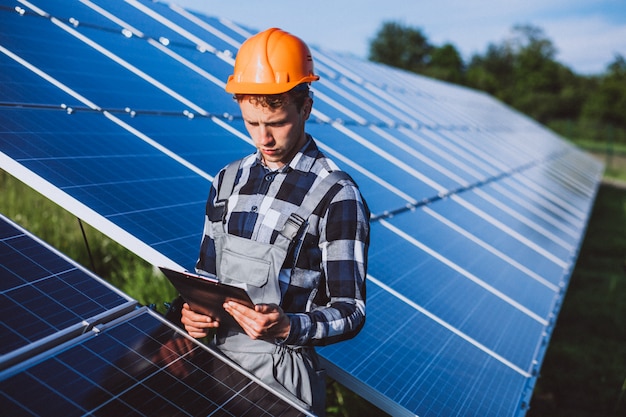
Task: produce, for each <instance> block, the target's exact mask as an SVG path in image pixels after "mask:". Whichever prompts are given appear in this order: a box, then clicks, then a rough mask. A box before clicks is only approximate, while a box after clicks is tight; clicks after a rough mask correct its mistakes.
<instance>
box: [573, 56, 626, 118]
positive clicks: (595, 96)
mask: <svg viewBox="0 0 626 417" xmlns="http://www.w3.org/2000/svg"><path fill="white" fill-rule="evenodd" d="M583 116H584V118H585V119H587V120H595V121H597V122H600V123H603V124H608V125H611V126H615V127H621V128H626V60H625V59H624V57H623V56H622V55H619V54H618V55H616V56H615V60H614V61H613V62H612V63H611V64H609V65H608V67H607V72H606V74H605V75H604V76H603V77H601V78H600V82H599V85H598V88H597V89H596V90H595V91H594V92H593V93H592V94H591V96H590V97H589V100H587V102H586V104H585V107H584V110H583Z"/></svg>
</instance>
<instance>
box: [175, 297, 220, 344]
mask: <svg viewBox="0 0 626 417" xmlns="http://www.w3.org/2000/svg"><path fill="white" fill-rule="evenodd" d="M181 314H182V317H181V319H180V322H181V323H182V324H183V325H184V326H185V330H187V333H189V336H191V337H195V338H196V339H201V338H203V337H205V336H207V335H208V334H209V331H210V330H211V329H214V328H216V327H218V326H219V325H220V322H219V321H217V320H215V319H214V318H212V317H209V316H205V315H204V314H199V313H196V312H194V311H193V310H192V309H191V307H189V304H187V303H185V304H183V309H182V310H181Z"/></svg>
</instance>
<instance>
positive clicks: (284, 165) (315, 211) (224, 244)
mask: <svg viewBox="0 0 626 417" xmlns="http://www.w3.org/2000/svg"><path fill="white" fill-rule="evenodd" d="M318 79H319V77H318V76H317V75H315V74H314V71H313V60H312V57H311V53H310V51H309V48H308V47H307V45H306V44H305V43H304V42H303V41H301V40H300V39H299V38H297V37H295V36H293V35H291V34H289V33H287V32H284V31H282V30H280V29H275V28H272V29H268V30H266V31H264V32H261V33H259V34H257V35H255V36H253V37H251V38H250V39H248V40H247V41H246V42H244V44H243V45H242V46H241V48H240V50H239V52H238V54H237V57H236V60H235V68H234V74H233V75H231V76H230V77H229V79H228V83H227V85H226V91H227V92H229V93H233V94H234V96H235V99H236V100H237V102H238V104H239V106H240V109H241V115H242V118H243V122H244V124H245V127H246V129H247V131H248V133H249V135H250V137H251V138H252V140H253V142H254V145H255V146H256V148H257V151H256V152H255V153H254V154H252V155H250V156H248V157H245V158H243V159H242V160H240V161H236V162H235V163H234V164H230V165H229V166H228V167H226V168H225V169H222V170H221V171H220V172H219V174H218V175H217V176H216V179H215V180H214V182H213V186H212V187H211V191H210V194H209V197H208V201H207V207H206V221H205V228H204V237H203V240H202V245H201V249H200V257H199V260H198V263H197V265H196V269H197V271H198V272H199V273H204V274H210V275H217V277H218V278H219V279H220V280H221V281H223V282H228V283H238V284H245V287H246V289H247V291H248V293H249V294H250V296H251V298H252V301H253V302H254V303H255V307H254V308H253V309H252V308H248V307H246V306H244V305H241V304H238V303H236V302H232V301H231V302H227V303H226V304H225V305H224V308H225V310H226V311H227V312H228V313H230V315H231V316H232V317H233V318H234V320H235V321H236V322H237V323H238V325H239V326H236V325H228V324H226V323H219V322H218V321H216V320H214V319H213V318H211V317H208V316H204V315H202V314H198V313H196V312H194V311H192V310H191V309H190V308H189V306H188V305H184V307H183V311H182V323H183V325H184V326H185V329H186V330H187V332H188V333H189V334H190V335H191V336H193V337H196V338H201V337H205V336H207V335H208V334H209V332H210V331H211V330H212V329H215V331H216V337H215V344H216V346H217V347H218V348H219V349H220V350H221V351H222V352H224V354H225V355H227V356H228V357H230V358H231V359H233V360H234V361H236V362H238V363H239V364H240V365H241V366H242V367H243V368H245V369H247V370H249V371H250V372H252V373H253V374H255V375H256V376H257V377H259V378H260V379H261V380H263V381H264V382H266V383H267V384H269V385H270V386H273V387H274V388H276V389H278V390H280V391H282V392H284V393H286V395H288V396H290V398H292V399H293V400H294V401H296V402H298V403H300V404H301V405H302V406H303V407H305V408H307V409H309V410H311V411H313V412H314V413H317V414H323V413H324V401H325V379H324V378H325V377H324V372H323V370H322V369H320V367H319V363H318V357H317V356H316V353H315V350H314V346H316V345H326V344H329V343H335V342H339V341H342V340H346V339H349V338H351V337H353V336H355V335H356V334H357V333H358V332H359V331H360V329H361V328H362V326H363V324H364V321H365V276H366V269H367V250H368V245H369V211H368V209H367V206H366V204H365V202H364V200H363V199H362V197H361V195H360V193H359V190H358V188H357V187H356V185H355V184H354V182H353V181H352V180H351V178H350V177H348V176H347V175H346V174H345V173H342V172H341V171H340V170H339V168H338V167H337V166H336V165H335V164H334V163H333V162H332V161H330V160H329V159H327V158H326V157H325V156H324V155H323V154H322V153H321V152H320V151H319V150H318V148H317V145H316V144H315V141H314V140H313V139H312V137H311V136H310V135H308V134H307V133H305V123H306V121H307V119H308V118H309V115H310V113H311V108H312V105H313V99H312V98H311V96H312V95H311V94H310V93H309V84H310V83H311V82H313V81H317V80H318ZM331 173H332V174H331ZM342 174H343V175H342Z"/></svg>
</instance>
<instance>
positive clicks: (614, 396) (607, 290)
mask: <svg viewBox="0 0 626 417" xmlns="http://www.w3.org/2000/svg"><path fill="white" fill-rule="evenodd" d="M620 158H621V157H620V156H617V157H616V156H613V157H612V160H611V161H610V162H611V169H610V170H607V175H608V176H609V177H611V178H614V179H615V178H616V179H625V180H626V158H624V160H622V159H620ZM607 165H608V164H607ZM0 195H1V198H0V212H1V213H3V214H4V215H6V216H7V217H9V218H11V219H13V220H14V221H15V222H16V223H18V224H21V225H23V226H24V227H25V228H26V229H28V230H30V231H31V232H32V233H34V234H35V235H37V236H39V237H40V238H42V239H43V240H45V241H46V242H48V243H50V244H51V245H53V246H54V247H56V248H57V249H59V250H60V251H61V252H63V253H65V254H66V255H68V256H69V257H70V258H72V259H74V260H76V261H77V262H78V263H80V264H82V265H84V266H85V267H87V268H88V269H91V270H93V271H94V272H95V273H96V274H98V275H99V276H101V277H103V278H105V279H107V280H108V281H110V282H111V283H112V284H113V285H115V286H116V287H118V288H120V289H121V290H122V291H124V292H126V293H127V294H129V295H130V296H131V297H133V298H135V299H136V300H138V301H139V302H140V303H142V304H144V305H148V304H156V305H157V306H158V307H160V308H161V310H162V305H163V302H166V301H169V300H171V299H172V298H173V297H174V295H175V292H174V289H173V288H172V287H171V285H170V284H169V283H168V282H167V280H166V279H165V278H164V277H163V276H162V275H161V274H160V273H159V272H157V271H155V270H154V268H153V267H152V266H151V265H149V264H147V263H146V262H144V261H142V260H141V259H139V258H137V257H136V256H135V255H133V254H132V253H130V252H129V251H127V250H126V249H125V248H123V247H121V246H120V245H118V244H117V243H115V242H114V241H112V240H111V239H109V238H108V237H106V236H104V235H103V234H101V233H100V232H98V231H97V230H95V229H93V228H91V227H89V226H88V225H83V226H84V228H85V233H86V235H87V239H88V242H89V246H90V249H91V253H92V258H93V260H94V263H93V264H92V263H91V260H90V256H89V253H88V251H87V249H86V246H85V243H84V239H83V235H82V232H81V227H80V225H79V223H78V221H77V219H76V218H75V217H74V216H73V215H71V214H70V213H68V212H66V211H65V210H64V209H62V208H60V207H59V206H57V205H56V204H54V203H51V202H50V201H49V200H47V199H46V198H44V197H42V196H41V195H39V194H38V193H36V192H34V191H33V190H31V189H30V188H29V187H27V186H25V185H24V184H22V183H21V182H19V181H18V180H16V179H14V178H13V177H11V176H10V175H8V174H7V173H5V172H4V171H1V170H0ZM200 226H201V225H200ZM200 226H199V227H200ZM625 262H626V189H625V188H621V187H618V186H613V185H609V184H604V185H602V186H601V187H600V189H599V192H598V197H597V199H596V204H595V207H594V210H593V213H592V217H591V220H590V222H589V225H588V230H587V234H586V237H585V240H584V243H583V245H582V248H581V251H580V255H579V260H578V263H577V265H576V269H575V270H574V272H573V274H572V277H571V282H570V285H569V289H568V291H567V294H566V297H565V302H564V305H563V307H562V309H561V313H560V315H559V319H558V322H557V326H556V329H555V331H554V334H553V335H552V338H551V342H550V345H549V348H548V351H547V354H546V357H545V360H544V363H543V367H542V370H541V378H539V379H538V382H537V385H536V388H535V391H534V394H533V400H532V402H531V408H530V410H529V412H528V414H527V415H528V416H529V417H543V416H550V417H561V416H563V417H565V416H567V417H578V416H581V417H582V416H597V417H617V416H622V415H626V398H625V397H626V394H625V390H626V387H625V384H626V381H625V379H626V362H625V361H626V342H625V341H626V323H625V321H626V317H625V313H626V264H625ZM327 402H328V416H329V417H332V416H337V417H350V416H353V417H354V416H380V415H384V413H382V412H381V411H380V410H378V409H376V408H375V407H373V406H372V405H370V404H368V403H367V402H366V401H365V400H363V399H361V398H359V397H358V396H356V395H355V394H353V393H352V392H350V391H349V390H347V389H345V388H344V387H342V386H340V385H339V384H337V383H333V384H330V385H329V389H328V397H327Z"/></svg>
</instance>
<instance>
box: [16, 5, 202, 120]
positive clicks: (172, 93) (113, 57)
mask: <svg viewBox="0 0 626 417" xmlns="http://www.w3.org/2000/svg"><path fill="white" fill-rule="evenodd" d="M21 1H24V0H21ZM50 21H51V22H52V23H54V24H55V25H57V26H58V27H60V28H61V29H63V30H65V31H66V32H68V33H70V34H71V35H72V36H74V37H76V38H77V39H79V40H80V41H82V42H84V43H86V44H87V45H89V46H91V47H92V48H94V49H95V50H97V51H98V52H100V53H102V54H103V55H105V56H106V57H107V58H109V59H111V60H113V61H114V62H116V63H117V64H119V65H121V66H122V67H124V68H126V69H127V70H129V71H130V72H132V73H133V74H135V75H137V76H138V77H140V78H142V79H144V80H145V81H147V82H149V83H150V84H152V85H154V86H155V87H157V88H158V89H160V90H161V91H163V92H165V93H166V94H168V95H170V96H171V97H173V98H174V99H176V100H178V101H179V102H181V103H182V104H184V105H186V106H188V107H189V108H191V109H192V110H193V111H195V112H197V113H200V114H201V115H203V116H207V115H208V114H209V113H208V112H207V111H206V110H204V109H203V108H202V107H200V106H198V105H197V104H195V103H193V102H192V101H190V100H188V99H187V98H185V97H184V96H182V95H180V94H178V93H177V92H176V91H174V90H172V89H171V88H169V87H167V86H166V85H164V84H163V83H161V82H160V81H158V80H156V79H155V78H153V77H152V76H150V75H149V74H147V73H145V72H144V71H142V70H140V69H139V68H137V67H135V66H134V65H132V64H131V63H129V62H128V61H125V60H124V59H122V58H120V57H119V56H117V55H115V54H114V53H112V52H111V51H109V50H107V49H106V48H103V47H102V46H100V45H99V44H98V43H96V42H94V41H92V40H91V39H89V38H88V37H86V36H84V35H83V34H81V33H80V32H78V31H77V30H75V29H73V28H71V27H69V26H68V25H66V24H65V23H63V22H62V21H60V20H58V19H56V18H55V17H51V18H50Z"/></svg>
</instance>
